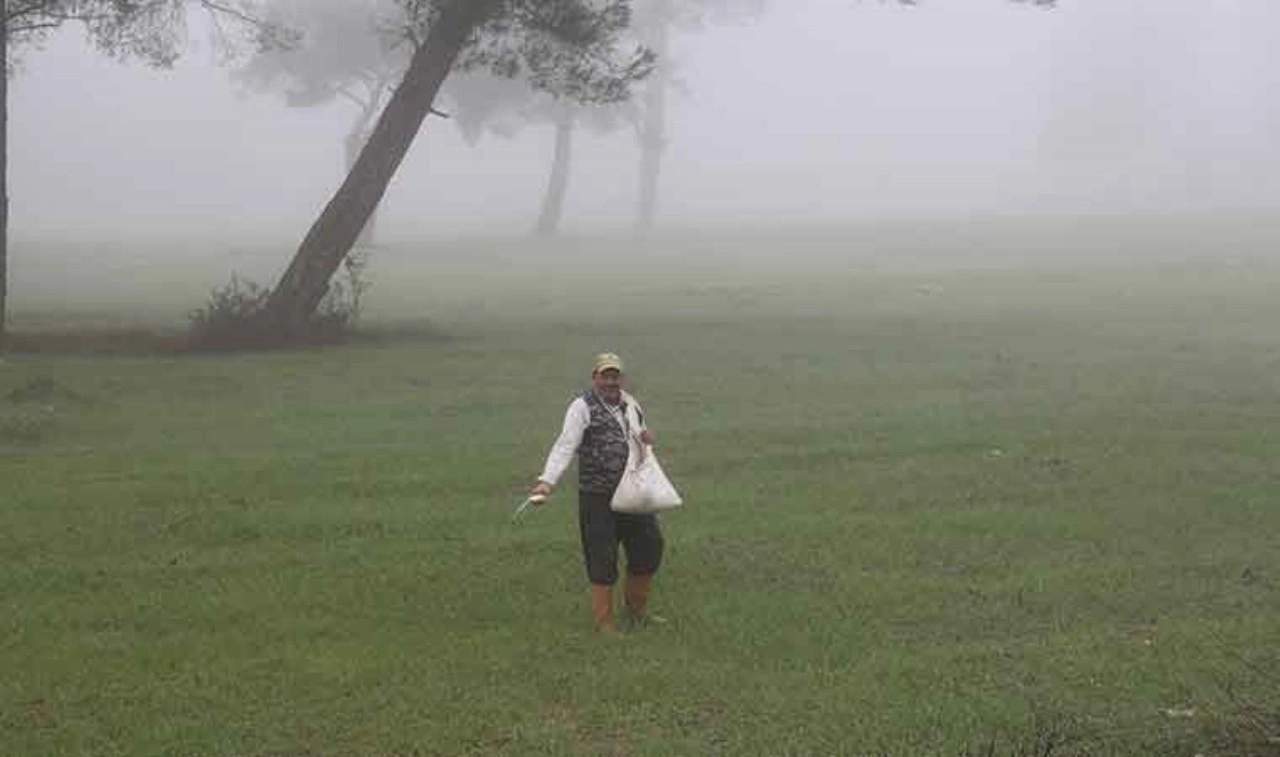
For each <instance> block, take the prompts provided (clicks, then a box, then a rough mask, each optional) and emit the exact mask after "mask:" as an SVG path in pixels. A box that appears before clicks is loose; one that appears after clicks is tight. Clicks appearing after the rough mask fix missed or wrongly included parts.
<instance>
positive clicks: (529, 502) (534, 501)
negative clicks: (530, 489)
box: [511, 494, 547, 520]
mask: <svg viewBox="0 0 1280 757" xmlns="http://www.w3.org/2000/svg"><path fill="white" fill-rule="evenodd" d="M546 501H547V496H546V495H545V494H534V495H532V496H530V497H529V498H528V499H526V500H525V501H524V502H521V503H520V506H519V507H517V508H516V512H515V514H514V515H512V516H511V520H516V519H517V518H519V517H520V516H521V515H523V514H524V511H525V510H528V509H529V508H530V507H534V506H537V505H541V504H542V503H543V502H546Z"/></svg>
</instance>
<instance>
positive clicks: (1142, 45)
mask: <svg viewBox="0 0 1280 757" xmlns="http://www.w3.org/2000/svg"><path fill="white" fill-rule="evenodd" d="M191 37H192V46H191V49H190V50H189V52H188V54H187V55H186V56H185V58H184V59H183V60H182V61H181V62H180V63H179V64H178V65H177V66H176V67H175V68H174V69H173V70H171V71H155V70H151V69H148V68H146V67H144V66H142V65H140V64H129V65H121V64H118V63H115V62H113V61H110V60H108V59H106V58H104V57H102V56H101V55H99V54H97V53H95V52H94V51H92V50H91V49H89V48H88V47H87V45H86V44H85V42H84V39H83V33H82V32H81V30H80V29H78V28H76V27H71V28H68V29H67V30H65V31H63V32H60V33H59V34H57V35H56V36H54V37H53V38H52V39H50V40H49V42H48V43H47V44H46V45H45V46H44V47H43V49H41V50H38V51H29V52H28V53H27V54H25V55H24V56H23V64H22V69H21V71H20V73H19V74H18V76H17V77H16V78H15V79H14V80H13V82H12V85H11V92H10V94H11V107H10V119H11V123H10V134H11V137H10V139H11V142H10V146H11V156H10V161H11V162H10V177H11V178H10V192H11V195H12V228H13V233H14V236H15V238H18V239H31V238H40V239H47V238H87V237H94V236H98V237H100V236H101V235H113V236H115V237H120V238H129V237H140V236H141V237H145V236H168V237H173V236H180V237H183V238H191V239H198V238H210V237H220V236H226V235H235V236H244V237H265V236H268V235H269V236H271V237H273V238H289V239H300V238H301V236H302V234H303V233H304V232H305V231H306V228H307V226H308V225H309V224H310V223H311V221H312V220H313V218H314V216H315V214H316V213H317V212H318V211H319V209H320V208H321V207H322V206H323V205H324V203H325V202H327V200H328V199H329V197H330V194H331V192H332V191H333V190H334V189H335V188H336V186H337V184H338V182H339V181H340V180H341V178H342V170H341V169H342V151H341V144H342V138H343V136H344V134H345V133H346V130H347V128H348V127H349V125H350V122H351V120H352V118H353V115H354V113H353V110H352V109H351V108H350V107H348V106H344V105H343V104H342V103H336V104H333V105H331V106H326V107H321V108H313V109H294V108H287V107H285V106H284V104H283V103H282V101H281V100H280V98H278V97H272V96H266V95H249V94H246V93H244V92H243V91H242V88H241V87H240V86H239V85H237V84H235V83H233V82H232V81H231V78H230V76H229V72H228V71H227V69H226V68H225V67H220V66H219V65H218V53H217V50H216V49H215V46H214V45H212V44H211V43H210V40H209V36H208V34H207V30H206V29H203V28H202V27H201V26H200V24H199V23H197V24H195V25H194V26H193V29H192V35H191ZM1274 50H1280V11H1278V10H1277V9H1276V5H1275V3H1274V2H1271V0H1227V1H1226V2H1208V1H1207V0H1200V1H1198V2H1197V1H1195V0H1145V1H1144V0H1128V1H1127V2H1117V1H1115V0H1062V5H1061V7H1060V8H1058V9H1056V10H1052V11H1045V10H1041V9H1035V8H1029V7H1024V6H1020V5H1012V4H1008V3H1005V2H1001V1H1000V0H930V2H927V3H925V4H922V5H919V6H916V7H912V8H904V7H899V6H895V5H886V4H877V3H871V2H862V3H859V2H855V1H854V0H787V2H785V3H782V2H775V3H773V7H772V9H771V10H770V11H768V12H766V13H764V14H763V15H761V16H759V17H758V18H756V19H755V20H754V21H752V22H750V23H745V24H738V25H730V26H716V27H711V28H709V29H707V30H705V31H702V32H698V33H696V34H694V33H688V34H681V35H680V36H679V37H678V38H677V41H676V49H675V51H674V52H675V57H676V59H677V60H678V64H679V67H680V68H679V76H680V79H681V80H682V81H683V83H684V87H683V89H684V91H683V92H682V93H678V94H674V95H673V97H672V101H671V106H670V107H671V112H670V118H669V136H670V146H669V149H668V151H667V154H666V161H665V163H664V171H663V176H662V190H661V206H660V218H661V223H662V224H663V225H664V226H667V227H675V228H678V227H690V226H740V225H742V224H748V223H750V224H761V223H800V222H823V223H832V222H848V221H858V220H863V219H878V218H915V217H920V218H935V217H954V216H966V215H975V214H976V215H989V214H1015V215H1017V214H1044V213H1082V212H1083V213H1120V214H1123V213H1133V212H1160V213H1199V212H1222V211H1260V210H1261V211H1270V210H1274V209H1275V203H1276V198H1277V197H1280V179H1277V175H1278V174H1280V158H1277V152H1276V150H1275V148H1274V140H1275V135H1276V134H1277V133H1280V103H1278V102H1277V100H1278V99H1280V94H1278V92H1280V89H1278V88H1277V86H1276V78H1277V74H1276V71H1277V70H1280V67H1277V62H1280V61H1277V59H1276V57H1277V54H1276V53H1274V52H1272V51H1274ZM551 140H552V132H551V128H550V127H549V126H534V127H530V128H526V129H525V130H523V131H522V132H521V133H520V134H519V135H518V136H517V137H515V138H512V139H501V138H496V137H486V138H485V139H484V140H482V141H481V142H480V143H479V144H478V145H476V146H469V145H467V144H466V143H465V142H464V141H463V140H462V139H461V138H460V137H459V135H458V133H457V130H456V129H455V127H454V125H453V124H451V123H449V122H446V121H442V120H439V119H431V120H430V121H429V122H428V124H427V126H426V128H425V129H424V132H423V133H422V134H421V135H420V136H419V138H418V141H417V143H416V144H415V146H414V149H413V151H412V152H411V154H410V156H409V158H408V159H407V160H406V162H405V163H404V165H403V166H402V167H401V170H400V173H399V175H398V177H397V179H396V181H395V182H394V183H393V184H392V186H391V188H390V189H389V191H388V194H387V196H386V199H385V203H384V206H383V212H382V215H381V217H380V231H381V233H383V234H385V235H387V236H394V237H402V238H403V237H411V236H419V235H434V234H466V233H476V232H485V233H492V232H494V231H502V232H511V233H519V232H523V231H525V230H527V229H528V228H529V227H530V226H531V225H532V223H533V221H534V218H535V216H536V214H537V210H538V205H539V202H540V200H541V195H542V192H543V189H544V187H545V184H546V181H547V178H546V177H547V174H548V171H549V160H550V154H551V146H552V141H551ZM578 148H579V149H578V151H577V153H576V155H575V160H574V165H573V173H572V183H571V185H570V188H569V196H568V199H567V203H566V208H565V215H564V223H563V228H564V229H565V230H566V231H568V232H591V231H598V230H608V229H614V228H627V227H628V226H629V225H630V223H631V219H632V218H633V215H634V206H635V202H636V194H637V189H636V185H637V163H638V153H637V150H636V146H635V140H634V137H633V136H631V135H630V134H629V133H628V132H625V131H623V132H618V133H616V134H614V135H612V136H590V135H586V134H584V135H583V136H582V137H581V138H580V140H579V143H578Z"/></svg>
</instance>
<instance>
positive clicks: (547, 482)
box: [532, 352, 663, 635]
mask: <svg viewBox="0 0 1280 757" xmlns="http://www.w3.org/2000/svg"><path fill="white" fill-rule="evenodd" d="M622 380H623V374H622V360H621V359H620V358H619V357H618V356H617V355H615V354H613V353H611V352H606V353H603V354H600V355H597V356H596V358H595V362H594V364H593V366H592V370H591V387H590V388H589V389H587V390H586V391H584V392H583V393H582V394H581V395H579V396H578V397H576V398H574V400H573V401H572V402H570V403H569V408H568V410H567V411H566V412H565V416H564V427H563V430H562V431H561V432H560V437H559V438H558V439H556V442H555V444H554V445H553V446H552V447H551V452H550V454H549V455H548V456H547V464H546V467H545V468H544V469H543V472H542V475H541V476H539V477H538V483H537V485H535V486H534V487H533V491H532V495H533V496H535V497H546V496H548V495H550V494H551V492H552V490H553V489H554V488H555V485H556V482H557V481H559V480H560V476H561V475H563V474H564V472H565V470H566V469H567V468H568V467H569V464H570V463H571V462H572V461H573V458H574V456H575V455H576V456H577V458H578V530H579V532H580V535H581V539H582V556H583V561H584V563H585V564H586V569H587V578H588V580H589V581H590V582H591V618H592V622H593V624H594V626H595V629H596V630H597V631H598V632H601V633H605V634H611V635H612V634H616V633H617V632H618V626H617V622H616V621H615V620H614V613H613V587H614V584H616V583H617V581H618V545H619V544H621V545H622V547H623V549H625V550H626V554H627V581H626V585H625V587H624V589H623V612H624V619H625V620H626V621H627V625H628V626H631V627H639V626H643V625H644V624H645V623H646V622H647V621H649V620H656V618H651V617H650V616H648V615H647V614H646V612H645V610H646V607H647V604H648V599H649V590H650V588H651V587H652V585H653V577H654V576H655V575H656V574H657V572H658V567H659V565H661V563H662V550H663V540H662V530H661V529H660V528H659V526H658V517H657V516H656V515H652V514H647V515H639V514H631V513H618V512H614V511H613V510H612V509H611V508H610V501H611V500H612V498H613V492H614V489H616V488H617V487H618V482H619V481H621V479H622V473H623V470H624V469H625V468H626V466H627V451H628V440H629V439H635V440H637V441H638V442H639V443H641V444H653V442H654V435H653V432H652V431H650V430H649V429H648V428H647V427H646V426H645V422H644V411H643V410H641V408H640V404H639V403H638V402H636V400H635V398H634V397H632V396H631V395H630V394H627V393H626V392H625V391H623V390H622Z"/></svg>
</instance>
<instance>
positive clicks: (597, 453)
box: [578, 389, 627, 494]
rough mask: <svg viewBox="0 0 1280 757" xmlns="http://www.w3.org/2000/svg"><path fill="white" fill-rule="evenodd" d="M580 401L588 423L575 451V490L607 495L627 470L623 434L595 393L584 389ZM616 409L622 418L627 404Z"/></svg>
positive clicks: (622, 404)
mask: <svg viewBox="0 0 1280 757" xmlns="http://www.w3.org/2000/svg"><path fill="white" fill-rule="evenodd" d="M582 399H583V400H584V401H585V402H586V403H587V409H588V410H590V411H591V422H590V423H589V424H587V428H586V430H585V431H584V432H583V433H582V444H581V446H579V447H578V489H579V490H580V491H584V492H593V493H604V494H611V493H612V492H613V490H614V489H616V488H618V482H619V481H621V480H622V471H623V470H624V469H626V467H627V431H626V429H624V428H623V427H622V425H620V424H619V423H618V420H617V419H616V418H615V417H614V415H613V413H611V412H609V409H608V408H607V407H606V406H605V404H604V401H603V400H601V399H600V398H599V397H597V396H596V393H595V392H593V391H591V390H590V389H588V390H587V391H585V392H583V393H582ZM618 409H619V410H621V411H622V415H623V417H624V418H625V417H626V413H627V403H626V400H623V401H622V403H621V404H620V405H618Z"/></svg>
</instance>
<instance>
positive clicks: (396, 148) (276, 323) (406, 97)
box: [264, 0, 494, 340]
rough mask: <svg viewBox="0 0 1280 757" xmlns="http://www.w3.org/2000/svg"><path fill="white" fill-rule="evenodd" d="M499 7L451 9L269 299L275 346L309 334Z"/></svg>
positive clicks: (465, 2) (468, 4) (469, 1)
mask: <svg viewBox="0 0 1280 757" xmlns="http://www.w3.org/2000/svg"><path fill="white" fill-rule="evenodd" d="M493 7H494V3H492V2H477V1H476V0H457V1H455V2H452V3H449V4H448V5H446V6H444V8H443V10H442V11H441V12H440V15H439V17H438V18H437V19H436V21H435V23H433V24H432V25H431V31H430V32H429V33H428V34H427V39H426V41H425V42H424V43H423V45H422V46H421V47H419V48H418V49H417V51H416V52H414V54H413V58H412V59H411V60H410V62H409V69H408V70H407V71H406V72H405V75H404V79H403V80H402V81H401V82H400V86H399V87H397V88H396V91H395V94H393V95H392V96H391V99H390V100H389V101H388V102H387V107H386V108H384V109H383V111H382V115H381V116H380V117H379V118H378V124H377V126H375V127H374V129H373V134H372V135H371V136H370V137H369V141H368V142H366V143H365V145H364V147H363V148H362V149H361V150H360V156H359V157H358V158H356V162H355V166H354V167H353V168H352V169H351V172H350V173H348V174H347V178H346V180H345V181H344V182H343V183H342V186H341V187H339V189H338V191H337V192H336V193H335V194H334V196H333V198H332V199H331V200H330V201H329V204H328V205H327V206H325V209H324V210H323V211H322V212H321V213H320V217H319V218H317V219H316V222H315V223H314V224H313V225H312V226H311V230H310V231H309V232H308V233H307V236H306V238H305V239H303V240H302V245H301V246H299V247H298V251H297V252H296V253H294V256H293V260H292V261H291V262H290V263H289V267H288V269H287V270H286V271H285V272H284V275H283V276H282V277H281V279H280V282H279V283H278V284H276V287H275V289H273V290H272V291H271V296H270V297H269V298H268V299H267V306H266V312H265V316H264V317H265V323H264V326H265V327H266V328H267V329H269V330H270V336H271V337H272V338H273V339H275V340H288V339H290V338H296V337H299V336H302V335H304V334H305V333H306V329H307V326H308V324H309V322H310V320H311V316H312V314H314V313H315V310H316V307H317V306H319V304H320V301H321V300H322V299H323V298H324V295H325V292H326V291H328V288H329V279H330V278H332V276H333V273H334V271H336V270H337V269H338V266H339V265H340V264H341V263H342V260H343V258H345V257H346V255H347V253H348V252H350V251H351V247H352V245H354V244H355V241H356V238H357V237H358V236H359V234H360V231H361V230H362V229H363V228H364V226H365V224H366V223H367V222H368V220H369V217H370V216H371V215H373V211H374V209H375V208H376V207H377V206H378V203H379V202H380V201H381V200H382V196H383V195H384V194H385V193H386V191H387V185H388V184H390V183H391V179H392V177H394V176H395V173H396V169H398V168H399V167H400V163H401V162H402V161H403V160H404V156H405V154H406V153H408V151H409V147H410V145H412V144H413V139H414V137H415V136H417V134H418V131H419V130H420V129H421V128H422V122H423V121H424V120H426V117H427V114H428V113H429V112H430V110H431V105H432V103H433V102H434V101H435V98H436V94H437V93H438V92H439V91H440V85H441V84H443V83H444V80H445V78H446V77H448V75H449V70H450V69H451V68H452V67H453V64H454V61H455V60H457V57H458V54H459V53H460V52H461V51H462V48H463V47H464V46H465V45H466V43H467V40H468V38H469V37H470V36H471V34H472V33H473V32H474V31H475V29H476V28H477V27H478V26H479V25H480V24H481V23H482V22H483V21H484V19H485V17H486V15H487V14H488V13H490V12H492V8H493Z"/></svg>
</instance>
